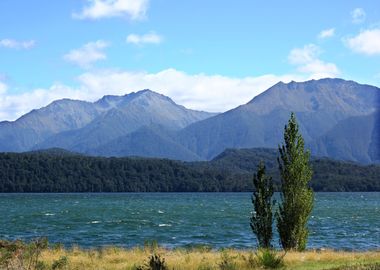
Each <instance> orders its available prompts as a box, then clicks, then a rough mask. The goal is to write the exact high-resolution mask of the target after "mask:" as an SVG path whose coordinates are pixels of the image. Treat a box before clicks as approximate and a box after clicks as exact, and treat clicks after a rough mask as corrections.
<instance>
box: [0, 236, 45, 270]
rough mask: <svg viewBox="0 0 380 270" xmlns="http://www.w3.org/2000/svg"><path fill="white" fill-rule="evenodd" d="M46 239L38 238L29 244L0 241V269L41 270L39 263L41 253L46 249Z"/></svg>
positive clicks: (18, 241)
mask: <svg viewBox="0 0 380 270" xmlns="http://www.w3.org/2000/svg"><path fill="white" fill-rule="evenodd" d="M47 247H48V241H47V239H46V238H39V239H36V240H34V241H31V242H30V243H24V242H22V241H20V240H16V241H13V242H12V241H3V240H1V241H0V269H3V268H4V269H7V270H13V269H14V270H16V269H17V270H34V269H37V270H38V269H43V264H42V263H41V262H40V261H39V257H40V255H41V252H42V251H43V250H44V249H47Z"/></svg>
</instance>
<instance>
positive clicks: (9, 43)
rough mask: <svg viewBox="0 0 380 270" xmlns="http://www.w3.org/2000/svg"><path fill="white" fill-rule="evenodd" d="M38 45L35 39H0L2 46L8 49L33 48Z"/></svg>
mask: <svg viewBox="0 0 380 270" xmlns="http://www.w3.org/2000/svg"><path fill="white" fill-rule="evenodd" d="M35 45H36V42H35V41H34V40H23V41H18V40H14V39H9V38H6V39H1V40H0V47H4V48H8V49H24V50H27V49H31V48H33V47H34V46H35Z"/></svg>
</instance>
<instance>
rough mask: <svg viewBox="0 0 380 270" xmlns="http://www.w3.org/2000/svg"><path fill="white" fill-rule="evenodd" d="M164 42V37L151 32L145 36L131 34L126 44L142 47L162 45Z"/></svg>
mask: <svg viewBox="0 0 380 270" xmlns="http://www.w3.org/2000/svg"><path fill="white" fill-rule="evenodd" d="M162 41H163V38H162V36H160V35H158V34H156V33H154V32H150V33H148V34H145V35H137V34H130V35H128V36H127V39H126V42H127V43H131V44H135V45H141V44H160V43H161V42H162Z"/></svg>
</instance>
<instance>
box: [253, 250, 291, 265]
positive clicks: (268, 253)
mask: <svg viewBox="0 0 380 270" xmlns="http://www.w3.org/2000/svg"><path fill="white" fill-rule="evenodd" d="M284 256H285V255H283V256H280V255H277V253H276V251H275V250H273V249H260V250H258V252H257V254H256V264H257V265H258V266H260V267H263V268H265V269H279V268H283V267H284V266H285V264H284Z"/></svg>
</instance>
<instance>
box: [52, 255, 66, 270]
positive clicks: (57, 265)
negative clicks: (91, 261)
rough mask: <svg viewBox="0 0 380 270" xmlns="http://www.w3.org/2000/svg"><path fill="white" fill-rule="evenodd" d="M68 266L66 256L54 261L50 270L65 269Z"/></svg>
mask: <svg viewBox="0 0 380 270" xmlns="http://www.w3.org/2000/svg"><path fill="white" fill-rule="evenodd" d="M68 265H69V259H68V258H67V257H66V256H62V257H61V258H59V259H58V260H55V261H54V262H53V264H52V266H51V268H52V270H62V269H67V267H68Z"/></svg>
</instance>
